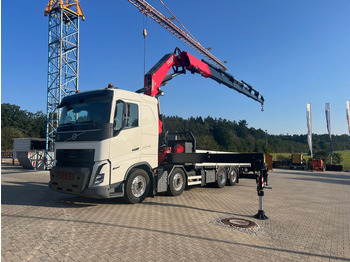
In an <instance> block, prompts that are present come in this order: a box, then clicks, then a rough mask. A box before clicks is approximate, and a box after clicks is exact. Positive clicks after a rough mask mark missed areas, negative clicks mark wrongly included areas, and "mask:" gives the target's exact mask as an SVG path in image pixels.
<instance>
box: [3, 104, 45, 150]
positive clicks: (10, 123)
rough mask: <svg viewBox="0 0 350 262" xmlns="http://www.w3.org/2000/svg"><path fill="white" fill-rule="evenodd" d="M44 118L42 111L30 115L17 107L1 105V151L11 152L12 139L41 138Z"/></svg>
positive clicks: (43, 131)
mask: <svg viewBox="0 0 350 262" xmlns="http://www.w3.org/2000/svg"><path fill="white" fill-rule="evenodd" d="M45 126H46V116H45V114H44V113H43V112H42V111H38V112H36V113H31V112H28V111H26V110H21V108H20V107H19V106H17V105H11V104H8V103H4V104H1V129H2V132H1V149H2V150H9V149H11V150H12V147H13V141H12V139H13V138H21V137H35V138H43V137H45V134H46V128H45Z"/></svg>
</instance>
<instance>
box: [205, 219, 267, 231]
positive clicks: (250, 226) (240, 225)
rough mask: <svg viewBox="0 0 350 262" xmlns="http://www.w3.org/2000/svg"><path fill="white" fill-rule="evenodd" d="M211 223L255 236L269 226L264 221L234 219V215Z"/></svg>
mask: <svg viewBox="0 0 350 262" xmlns="http://www.w3.org/2000/svg"><path fill="white" fill-rule="evenodd" d="M209 223H210V224H214V225H218V226H222V227H226V228H231V229H234V230H238V231H241V232H244V233H248V234H253V235H257V234H258V233H259V232H261V231H262V230H263V229H264V228H265V227H266V226H267V224H268V223H266V222H262V221H257V222H254V221H251V220H248V219H244V218H240V217H233V216H232V215H227V216H223V217H219V218H217V219H215V220H213V221H210V222H209Z"/></svg>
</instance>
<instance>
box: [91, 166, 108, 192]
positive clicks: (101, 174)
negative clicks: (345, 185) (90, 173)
mask: <svg viewBox="0 0 350 262" xmlns="http://www.w3.org/2000/svg"><path fill="white" fill-rule="evenodd" d="M106 173H108V165H107V163H103V164H102V165H100V166H99V167H98V168H97V171H96V174H95V179H94V186H96V185H99V184H101V183H102V182H103V181H104V178H105V174H106Z"/></svg>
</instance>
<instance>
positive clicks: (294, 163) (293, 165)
mask: <svg viewBox="0 0 350 262" xmlns="http://www.w3.org/2000/svg"><path fill="white" fill-rule="evenodd" d="M290 169H300V170H305V169H306V161H305V159H304V156H303V154H292V155H291V161H290Z"/></svg>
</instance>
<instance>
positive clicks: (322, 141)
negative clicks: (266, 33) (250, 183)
mask: <svg viewBox="0 0 350 262" xmlns="http://www.w3.org/2000/svg"><path fill="white" fill-rule="evenodd" d="M164 125H165V129H166V130H168V131H169V132H187V131H191V132H192V133H193V134H194V136H195V137H196V140H197V148H198V149H210V150H222V151H234V152H264V153H270V152H274V153H301V152H303V153H307V152H309V147H308V144H307V135H306V134H305V135H271V134H267V133H266V132H265V131H264V130H262V129H260V128H258V129H256V128H254V127H249V126H248V123H247V121H246V120H239V121H238V122H236V121H230V120H227V119H222V118H219V119H217V118H212V117H210V116H208V117H206V118H202V117H190V118H188V119H184V118H182V117H178V116H167V117H165V119H164ZM1 131H2V132H1V150H2V151H4V150H12V147H13V140H12V139H13V138H20V137H34V138H44V137H45V135H46V115H45V114H44V113H43V112H42V111H38V112H36V113H31V112H28V111H26V110H22V109H21V108H20V106H18V105H12V104H8V103H3V104H1ZM312 139H313V150H314V151H322V150H329V137H328V135H327V134H324V135H317V134H313V137H312ZM332 142H333V150H334V151H336V150H350V143H349V136H348V135H345V134H344V135H333V136H332Z"/></svg>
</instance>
